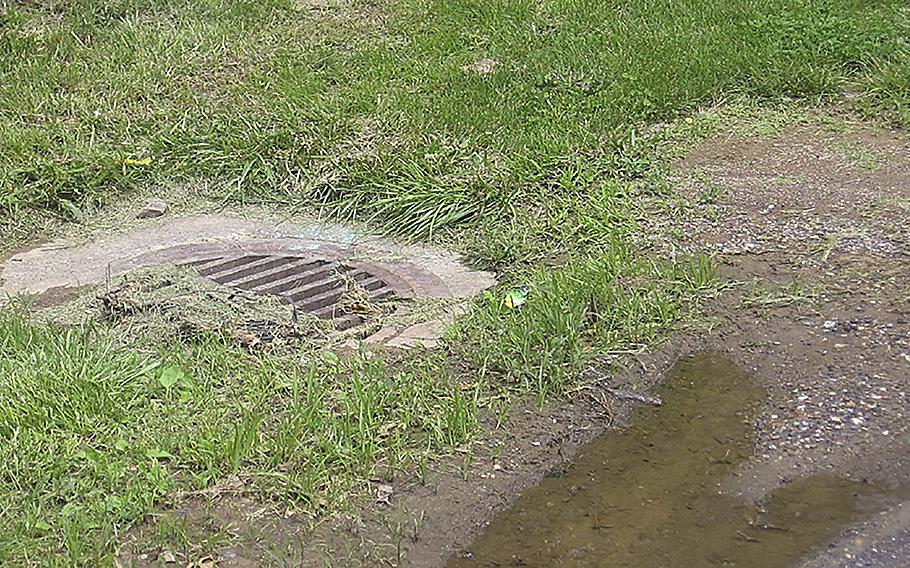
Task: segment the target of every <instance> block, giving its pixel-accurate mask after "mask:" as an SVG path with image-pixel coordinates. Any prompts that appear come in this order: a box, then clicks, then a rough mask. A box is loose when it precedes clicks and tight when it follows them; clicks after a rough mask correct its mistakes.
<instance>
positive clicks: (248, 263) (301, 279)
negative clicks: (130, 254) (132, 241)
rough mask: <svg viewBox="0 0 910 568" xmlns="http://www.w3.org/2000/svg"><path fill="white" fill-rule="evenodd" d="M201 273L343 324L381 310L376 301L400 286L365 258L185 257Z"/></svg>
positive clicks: (345, 326)
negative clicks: (354, 260) (343, 260)
mask: <svg viewBox="0 0 910 568" xmlns="http://www.w3.org/2000/svg"><path fill="white" fill-rule="evenodd" d="M183 266H187V267H192V268H194V269H196V270H197V271H198V272H199V274H201V275H202V276H204V277H206V278H208V279H210V280H212V281H214V282H217V283H218V284H222V285H225V286H230V287H232V288H237V289H240V290H244V291H248V292H252V293H254V294H264V295H272V296H277V297H279V298H281V300H282V301H283V302H285V303H288V304H292V305H293V306H294V308H295V309H296V310H298V311H299V312H306V313H311V314H313V315H315V316H316V317H317V318H319V319H333V320H335V327H336V328H338V329H341V330H344V329H348V328H351V327H354V326H356V325H360V324H362V323H363V322H364V321H365V320H366V319H369V318H371V317H376V316H379V315H381V314H382V309H381V307H379V306H378V304H377V301H378V300H383V299H388V298H392V297H395V296H397V295H398V293H399V292H400V291H399V290H396V289H395V287H394V286H393V285H392V284H391V283H390V282H389V279H390V275H383V274H381V272H382V270H381V269H380V268H378V267H374V266H371V265H369V264H367V263H357V265H354V264H345V263H340V262H336V261H330V260H326V259H318V258H315V259H314V258H312V257H304V256H291V255H283V254H281V255H274V254H242V253H240V254H238V253H224V254H221V255H219V256H215V257H211V258H203V259H197V260H192V261H189V262H186V263H185V264H184V265H183Z"/></svg>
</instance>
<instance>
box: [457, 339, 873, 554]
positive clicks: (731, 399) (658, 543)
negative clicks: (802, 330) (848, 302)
mask: <svg viewBox="0 0 910 568" xmlns="http://www.w3.org/2000/svg"><path fill="white" fill-rule="evenodd" d="M660 394H661V396H662V397H663V399H664V405H663V406H661V407H659V408H654V407H639V408H637V409H636V410H635V411H633V415H632V417H631V420H630V424H629V427H628V428H627V429H625V430H624V431H622V432H613V431H611V432H607V433H606V434H604V435H602V436H601V437H600V438H598V439H597V440H595V441H594V442H592V443H591V444H589V445H588V446H586V447H585V448H584V449H583V450H582V451H581V452H580V454H579V455H578V457H577V458H576V459H575V461H574V462H573V463H572V464H571V465H570V466H569V468H568V469H567V470H566V471H565V472H564V473H562V474H560V475H558V476H553V477H548V478H546V479H544V480H543V481H542V482H541V483H540V484H539V485H537V486H536V487H534V488H532V489H531V490H529V491H528V492H527V493H525V494H524V495H523V496H522V497H521V498H520V499H519V500H518V502H516V503H515V505H514V506H513V507H512V509H510V510H508V511H506V512H504V513H502V514H501V515H500V516H499V517H498V518H497V519H495V520H494V522H493V524H492V525H490V527H489V528H488V529H487V530H486V532H485V533H484V534H483V535H481V537H480V538H479V539H478V540H477V541H476V542H475V543H474V544H473V546H472V547H471V548H470V552H469V553H468V554H466V555H464V556H463V557H459V558H454V559H452V560H451V561H450V562H449V566H450V567H451V568H467V567H481V566H483V567H487V566H502V567H505V566H536V567H544V566H596V567H603V568H612V567H636V568H639V567H642V568H644V567H647V568H659V567H701V566H704V567H715V566H735V567H737V568H753V567H754V568H773V567H785V566H790V565H792V564H793V563H795V562H796V561H797V560H798V559H799V558H800V557H801V556H803V555H804V554H806V553H807V552H808V551H810V550H812V549H813V548H814V547H815V546H817V545H819V544H821V543H823V542H824V541H825V540H826V539H828V538H831V537H833V536H834V535H835V534H836V533H837V529H838V528H840V527H842V526H843V525H844V524H846V523H849V522H850V521H852V520H853V519H855V518H856V517H857V516H858V514H859V508H860V504H861V503H860V502H861V500H862V498H863V497H864V496H866V495H869V494H870V493H872V488H871V487H870V486H868V485H863V484H860V483H856V482H852V481H846V480H842V479H838V478H833V477H824V476H816V477H812V478H808V479H804V480H802V481H799V482H797V483H794V484H792V485H789V486H785V487H783V488H781V489H779V490H777V491H775V492H773V493H772V494H771V495H770V496H769V497H768V498H767V499H766V500H765V501H764V502H762V503H759V504H754V503H747V502H744V501H742V500H741V499H738V498H736V497H733V496H728V495H722V494H720V493H719V492H718V489H717V486H718V483H719V482H720V481H722V480H723V479H724V478H726V477H727V476H729V475H730V474H731V472H732V471H733V469H734V468H735V467H736V466H737V465H738V464H740V463H742V462H743V461H744V460H746V459H747V458H748V457H749V456H750V455H751V449H752V431H753V429H752V427H751V426H750V417H749V415H750V409H751V408H752V407H753V406H754V405H755V403H756V402H758V401H759V400H760V399H761V397H762V394H763V393H762V391H761V390H760V389H759V388H757V387H755V386H754V385H753V384H752V382H751V381H750V380H749V377H748V376H746V374H745V373H743V372H742V371H741V370H739V369H738V368H737V367H736V366H735V365H733V364H732V363H731V362H729V361H727V360H726V359H724V358H722V357H720V356H718V355H714V354H702V355H699V356H696V357H692V358H688V359H684V360H682V361H681V362H679V363H678V364H677V365H676V366H675V367H674V369H673V371H672V372H671V377H670V378H669V379H668V381H667V382H665V383H664V384H663V385H662V386H661V387H660Z"/></svg>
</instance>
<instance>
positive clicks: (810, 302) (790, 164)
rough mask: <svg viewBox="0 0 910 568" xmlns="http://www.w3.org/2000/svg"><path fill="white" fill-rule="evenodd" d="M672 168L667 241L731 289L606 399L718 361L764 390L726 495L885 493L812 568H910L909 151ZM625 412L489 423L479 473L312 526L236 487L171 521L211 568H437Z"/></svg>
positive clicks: (847, 147)
mask: <svg viewBox="0 0 910 568" xmlns="http://www.w3.org/2000/svg"><path fill="white" fill-rule="evenodd" d="M675 170H676V176H677V178H678V179H677V181H678V183H679V185H680V186H681V187H683V188H684V191H686V192H687V193H688V194H689V197H690V198H691V202H692V203H695V204H696V205H695V206H694V208H688V209H686V210H679V211H677V212H676V213H675V214H673V215H669V216H667V218H665V219H664V220H663V222H664V223H665V225H666V228H667V233H668V234H673V235H677V240H669V238H668V241H667V242H666V243H664V244H663V245H662V246H665V247H666V248H667V252H672V251H678V250H680V249H698V250H706V251H709V252H711V253H714V254H715V255H716V258H717V261H718V263H719V265H720V267H721V274H722V276H723V277H724V278H725V279H727V280H728V282H729V286H728V287H727V289H726V290H725V292H724V293H723V294H722V295H721V296H720V297H719V298H718V299H717V300H716V301H713V302H712V303H711V304H710V305H709V306H708V308H707V314H706V319H705V322H704V324H703V325H702V327H701V328H700V330H699V332H698V333H691V334H687V335H683V336H680V337H678V338H676V339H675V340H673V341H671V342H670V343H669V344H668V345H666V346H665V347H664V348H662V349H661V350H660V351H658V352H656V353H653V354H649V355H647V356H644V357H640V358H638V359H637V360H635V361H633V362H631V363H630V365H629V367H628V368H627V369H626V370H624V371H622V372H620V373H619V376H618V378H617V379H616V383H614V385H613V386H614V387H618V388H619V387H621V388H627V389H629V390H634V391H637V392H645V391H646V390H647V389H648V388H649V387H650V386H652V385H654V384H655V383H656V382H658V381H659V380H660V378H661V376H662V375H663V373H664V372H665V371H666V370H668V369H669V368H670V366H671V365H672V364H673V362H674V361H676V360H677V359H678V358H679V357H680V356H682V355H685V354H689V353H693V352H697V351H701V350H706V349H711V350H718V351H721V352H722V353H724V354H726V355H727V356H728V357H730V358H731V359H733V360H734V361H736V362H737V363H739V364H740V365H741V366H742V367H744V368H745V369H747V370H748V371H749V372H750V373H751V375H752V376H753V377H754V380H755V381H756V382H757V383H758V384H759V385H760V386H762V387H764V388H765V389H766V391H767V397H766V400H765V402H764V403H763V404H762V405H761V408H759V409H757V412H756V414H755V416H756V418H755V422H754V427H755V433H756V435H755V440H756V441H755V451H754V456H753V458H752V459H751V460H750V461H749V462H748V463H747V464H746V465H745V466H744V467H742V468H740V470H739V471H737V474H736V475H735V476H734V477H733V478H731V479H730V480H728V482H727V483H726V484H725V485H724V486H723V487H721V489H722V490H723V491H726V492H729V493H733V494H742V495H744V496H746V497H748V498H751V499H758V498H760V497H762V496H763V495H766V494H767V493H768V492H769V491H771V490H773V489H775V488H777V487H779V486H781V485H783V484H786V483H789V482H792V481H794V480H796V479H799V478H801V477H805V476H808V475H812V474H816V473H828V474H835V475H838V476H842V477H848V478H851V479H858V480H864V481H868V482H870V483H877V484H882V485H884V486H886V487H888V488H889V490H890V491H893V495H894V497H893V498H892V503H891V506H890V507H889V508H888V509H886V510H885V511H883V512H882V513H881V514H880V515H878V516H876V517H874V518H871V519H868V520H866V521H865V522H864V523H862V524H860V525H857V526H854V527H849V528H848V529H845V530H844V531H843V533H842V537H841V538H840V539H839V540H837V541H835V542H832V543H830V545H829V546H828V547H827V548H826V549H824V550H822V551H819V553H818V554H817V555H816V556H815V557H814V558H808V559H806V566H811V567H821V566H848V565H849V566H882V567H884V566H906V565H908V564H910V494H908V492H907V488H908V487H910V428H908V420H907V412H908V410H910V405H908V402H910V137H908V136H907V135H906V133H897V132H889V131H885V130H881V129H876V128H872V127H868V126H860V125H854V126H852V127H850V128H848V129H846V131H835V130H832V129H831V128H830V127H829V126H825V125H824V124H823V123H822V122H819V123H817V124H809V125H802V126H799V127H793V128H790V129H787V130H785V131H783V132H780V133H778V134H775V135H772V136H762V137H744V136H740V135H736V134H729V135H721V136H718V137H716V138H714V139H712V140H710V141H708V142H706V143H704V144H702V145H701V146H700V147H698V148H697V149H696V150H695V151H694V152H692V153H691V155H689V156H688V157H687V158H685V159H684V160H681V161H680V162H678V163H677V164H676V166H675ZM705 330H707V333H705ZM617 383H618V384H617ZM628 409H629V406H628V402H627V401H620V400H617V399H616V398H615V397H612V396H610V395H609V394H608V393H606V392H603V391H601V390H599V389H597V388H586V389H581V390H579V391H578V393H577V396H575V397H574V398H573V399H572V400H571V401H567V402H565V403H562V404H559V405H554V406H551V407H548V408H547V409H546V411H545V412H543V413H542V412H540V410H539V409H538V408H537V407H536V406H533V405H529V406H527V407H523V408H518V409H516V410H515V411H514V412H513V413H512V415H511V417H510V420H509V422H508V423H507V424H506V425H505V426H504V427H503V428H500V429H496V428H495V427H494V424H493V423H492V420H491V421H490V423H489V424H488V426H489V428H490V430H491V433H490V435H489V437H488V439H487V440H486V441H485V442H484V443H483V445H482V447H480V448H478V449H477V450H476V451H475V453H474V454H473V456H471V458H470V460H468V456H455V458H454V459H452V460H451V461H450V463H448V464H444V465H442V466H439V467H438V468H437V469H436V470H433V471H430V472H428V474H427V475H426V478H425V479H424V480H423V481H421V480H419V479H417V478H416V476H410V477H409V476H403V477H399V478H395V479H393V480H392V481H391V482H389V481H378V480H377V483H375V484H374V485H373V490H374V491H375V492H376V498H375V499H374V500H370V501H368V502H365V503H363V504H362V506H360V507H357V508H356V509H355V510H354V511H351V512H348V513H346V514H344V515H341V516H338V517H335V518H332V519H329V520H326V521H324V522H322V524H320V525H318V526H316V527H313V526H312V524H311V522H310V520H309V519H301V518H296V517H294V516H293V515H292V516H285V515H282V514H280V512H278V511H274V510H273V509H272V508H270V507H268V506H264V505H262V504H259V503H256V502H254V501H251V500H247V499H245V498H243V497H241V496H237V495H235V494H232V493H231V492H230V490H229V488H228V490H226V491H223V492H221V493H220V494H219V495H217V496H215V495H207V496H193V497H191V498H187V499H185V500H184V501H183V502H182V506H181V507H180V508H178V510H177V511H176V512H175V513H174V514H176V515H178V516H181V515H182V516H183V518H186V519H187V520H189V521H190V524H191V525H192V526H196V527H206V532H209V533H212V532H222V533H225V534H229V535H230V538H229V539H228V540H229V541H230V542H229V544H226V545H224V546H220V547H219V546H218V545H217V544H216V543H208V544H203V543H200V544H199V546H197V548H198V552H199V554H200V555H201V554H211V555H212V558H213V559H214V560H216V561H217V562H218V565H219V566H254V565H261V564H266V565H268V564H274V565H287V566H298V565H299V566H358V565H362V566H381V565H388V566H416V567H433V566H442V565H444V564H445V562H446V560H447V559H448V558H449V557H450V556H452V555H458V554H463V553H465V551H466V550H468V549H469V547H470V544H471V541H472V539H473V538H474V537H475V536H476V535H477V534H479V533H480V531H482V530H483V528H484V526H486V524H488V523H489V522H490V521H491V520H492V519H493V517H494V516H495V514H496V513H497V512H498V511H501V510H503V509H505V508H507V507H508V506H509V505H510V504H511V503H512V502H514V500H515V499H516V498H517V496H518V495H520V494H521V493H522V492H523V491H524V490H526V489H527V488H528V487H530V486H531V485H533V484H534V483H536V482H537V481H539V480H540V479H541V478H542V477H543V476H545V475H548V474H552V473H553V472H554V471H558V469H559V468H560V466H561V465H562V464H565V463H566V461H567V460H568V459H570V458H571V457H572V455H573V454H574V453H575V452H576V450H577V449H578V448H579V447H580V446H582V445H583V444H585V443H586V442H588V441H590V440H591V439H592V438H593V437H595V436H597V435H599V434H601V433H602V432H603V431H604V429H605V428H608V427H613V426H615V427H621V424H622V421H623V416H624V415H625V414H626V413H627V411H628ZM607 435H609V434H607ZM140 552H141V551H137V550H134V549H131V548H130V544H129V543H127V545H125V547H124V556H123V561H124V564H126V563H129V562H135V563H137V564H139V565H142V564H148V563H150V562H152V561H154V560H155V554H154V553H152V554H146V555H145V556H139V554H140ZM185 560H193V558H188V559H185Z"/></svg>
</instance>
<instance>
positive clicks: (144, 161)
mask: <svg viewBox="0 0 910 568" xmlns="http://www.w3.org/2000/svg"><path fill="white" fill-rule="evenodd" d="M123 163H124V164H126V165H128V166H151V165H152V158H151V157H148V158H142V159H141V160H135V159H133V158H127V159H125V160H123Z"/></svg>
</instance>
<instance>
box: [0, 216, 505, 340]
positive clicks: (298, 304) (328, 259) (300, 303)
mask: <svg viewBox="0 0 910 568" xmlns="http://www.w3.org/2000/svg"><path fill="white" fill-rule="evenodd" d="M351 234H352V233H351V231H350V230H349V229H345V228H344V226H337V225H335V226H331V225H319V224H305V225H300V224H290V223H285V224H278V225H269V224H267V223H257V222H255V221H250V220H246V219H235V218H220V217H216V216H202V217H197V218H191V217H188V218H181V219H174V220H171V221H168V222H166V223H163V224H160V225H159V226H156V227H151V228H145V229H140V230H137V231H133V232H131V233H125V234H122V235H117V236H111V237H108V238H103V239H98V240H96V241H92V242H88V243H85V244H80V245H72V244H69V243H66V242H63V241H58V242H53V243H49V244H47V245H43V246H40V247H38V248H35V249H32V250H30V251H27V252H23V253H20V254H17V255H15V256H13V257H12V258H10V259H9V260H8V261H7V262H6V263H5V264H4V265H3V266H2V267H0V298H3V297H12V296H16V295H19V294H32V295H34V294H38V295H41V294H45V295H47V294H54V293H55V291H59V290H61V289H64V290H65V289H70V288H74V289H75V288H80V287H84V286H90V285H96V284H100V283H102V282H104V281H105V280H106V279H108V278H109V277H110V276H113V275H117V274H122V273H125V272H129V271H131V270H134V269H137V268H142V267H149V266H158V265H175V266H188V267H193V268H195V269H196V270H197V271H198V272H199V273H200V274H201V275H202V276H204V277H206V278H209V279H210V280H213V281H214V282H217V283H219V284H222V285H225V286H230V287H234V288H237V289H241V290H245V291H249V292H253V293H259V294H271V295H275V296H278V297H280V298H281V299H282V300H283V301H284V302H286V303H289V304H291V305H292V306H294V308H295V309H296V310H298V311H300V312H305V313H311V314H313V315H315V316H317V317H319V318H322V319H333V320H335V325H336V326H337V327H339V328H340V329H347V328H350V327H353V326H355V325H357V324H359V323H361V322H362V321H363V320H362V319H361V316H357V315H353V314H345V313H343V310H340V309H339V300H340V299H341V297H342V294H343V293H344V290H345V289H346V286H349V285H350V283H356V285H358V286H359V287H360V288H361V289H362V290H364V291H365V292H366V295H367V297H368V299H369V300H381V299H387V298H467V297H470V296H472V295H474V294H476V293H478V292H480V291H482V290H483V289H485V288H487V287H489V286H491V285H493V284H494V283H495V280H494V278H493V275H492V274H490V273H487V272H481V271H474V270H470V269H468V268H466V267H465V266H463V265H462V264H461V263H460V262H459V261H458V258H457V256H456V255H454V254H453V253H451V252H448V251H444V250H440V249H433V248H427V247H420V246H407V245H399V244H396V243H392V242H390V241H387V240H384V239H381V238H376V237H362V238H351V237H350V235H351ZM337 235H343V236H344V239H343V240H342V241H341V242H339V240H337V239H336V240H332V239H334V238H335V237H336V236H337ZM320 237H325V238H324V239H323V238H320ZM411 328H413V329H411ZM411 328H408V329H406V330H389V329H385V328H384V329H383V330H382V331H381V333H380V334H379V337H373V339H372V340H371V341H370V343H381V344H389V345H394V346H398V347H408V346H411V345H413V344H415V343H419V342H420V339H425V340H426V342H425V343H431V344H432V343H434V342H435V341H436V340H437V339H438V336H439V335H440V323H439V322H436V321H431V322H425V323H422V324H418V325H417V326H411ZM399 331H400V333H399ZM423 332H426V333H423Z"/></svg>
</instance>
